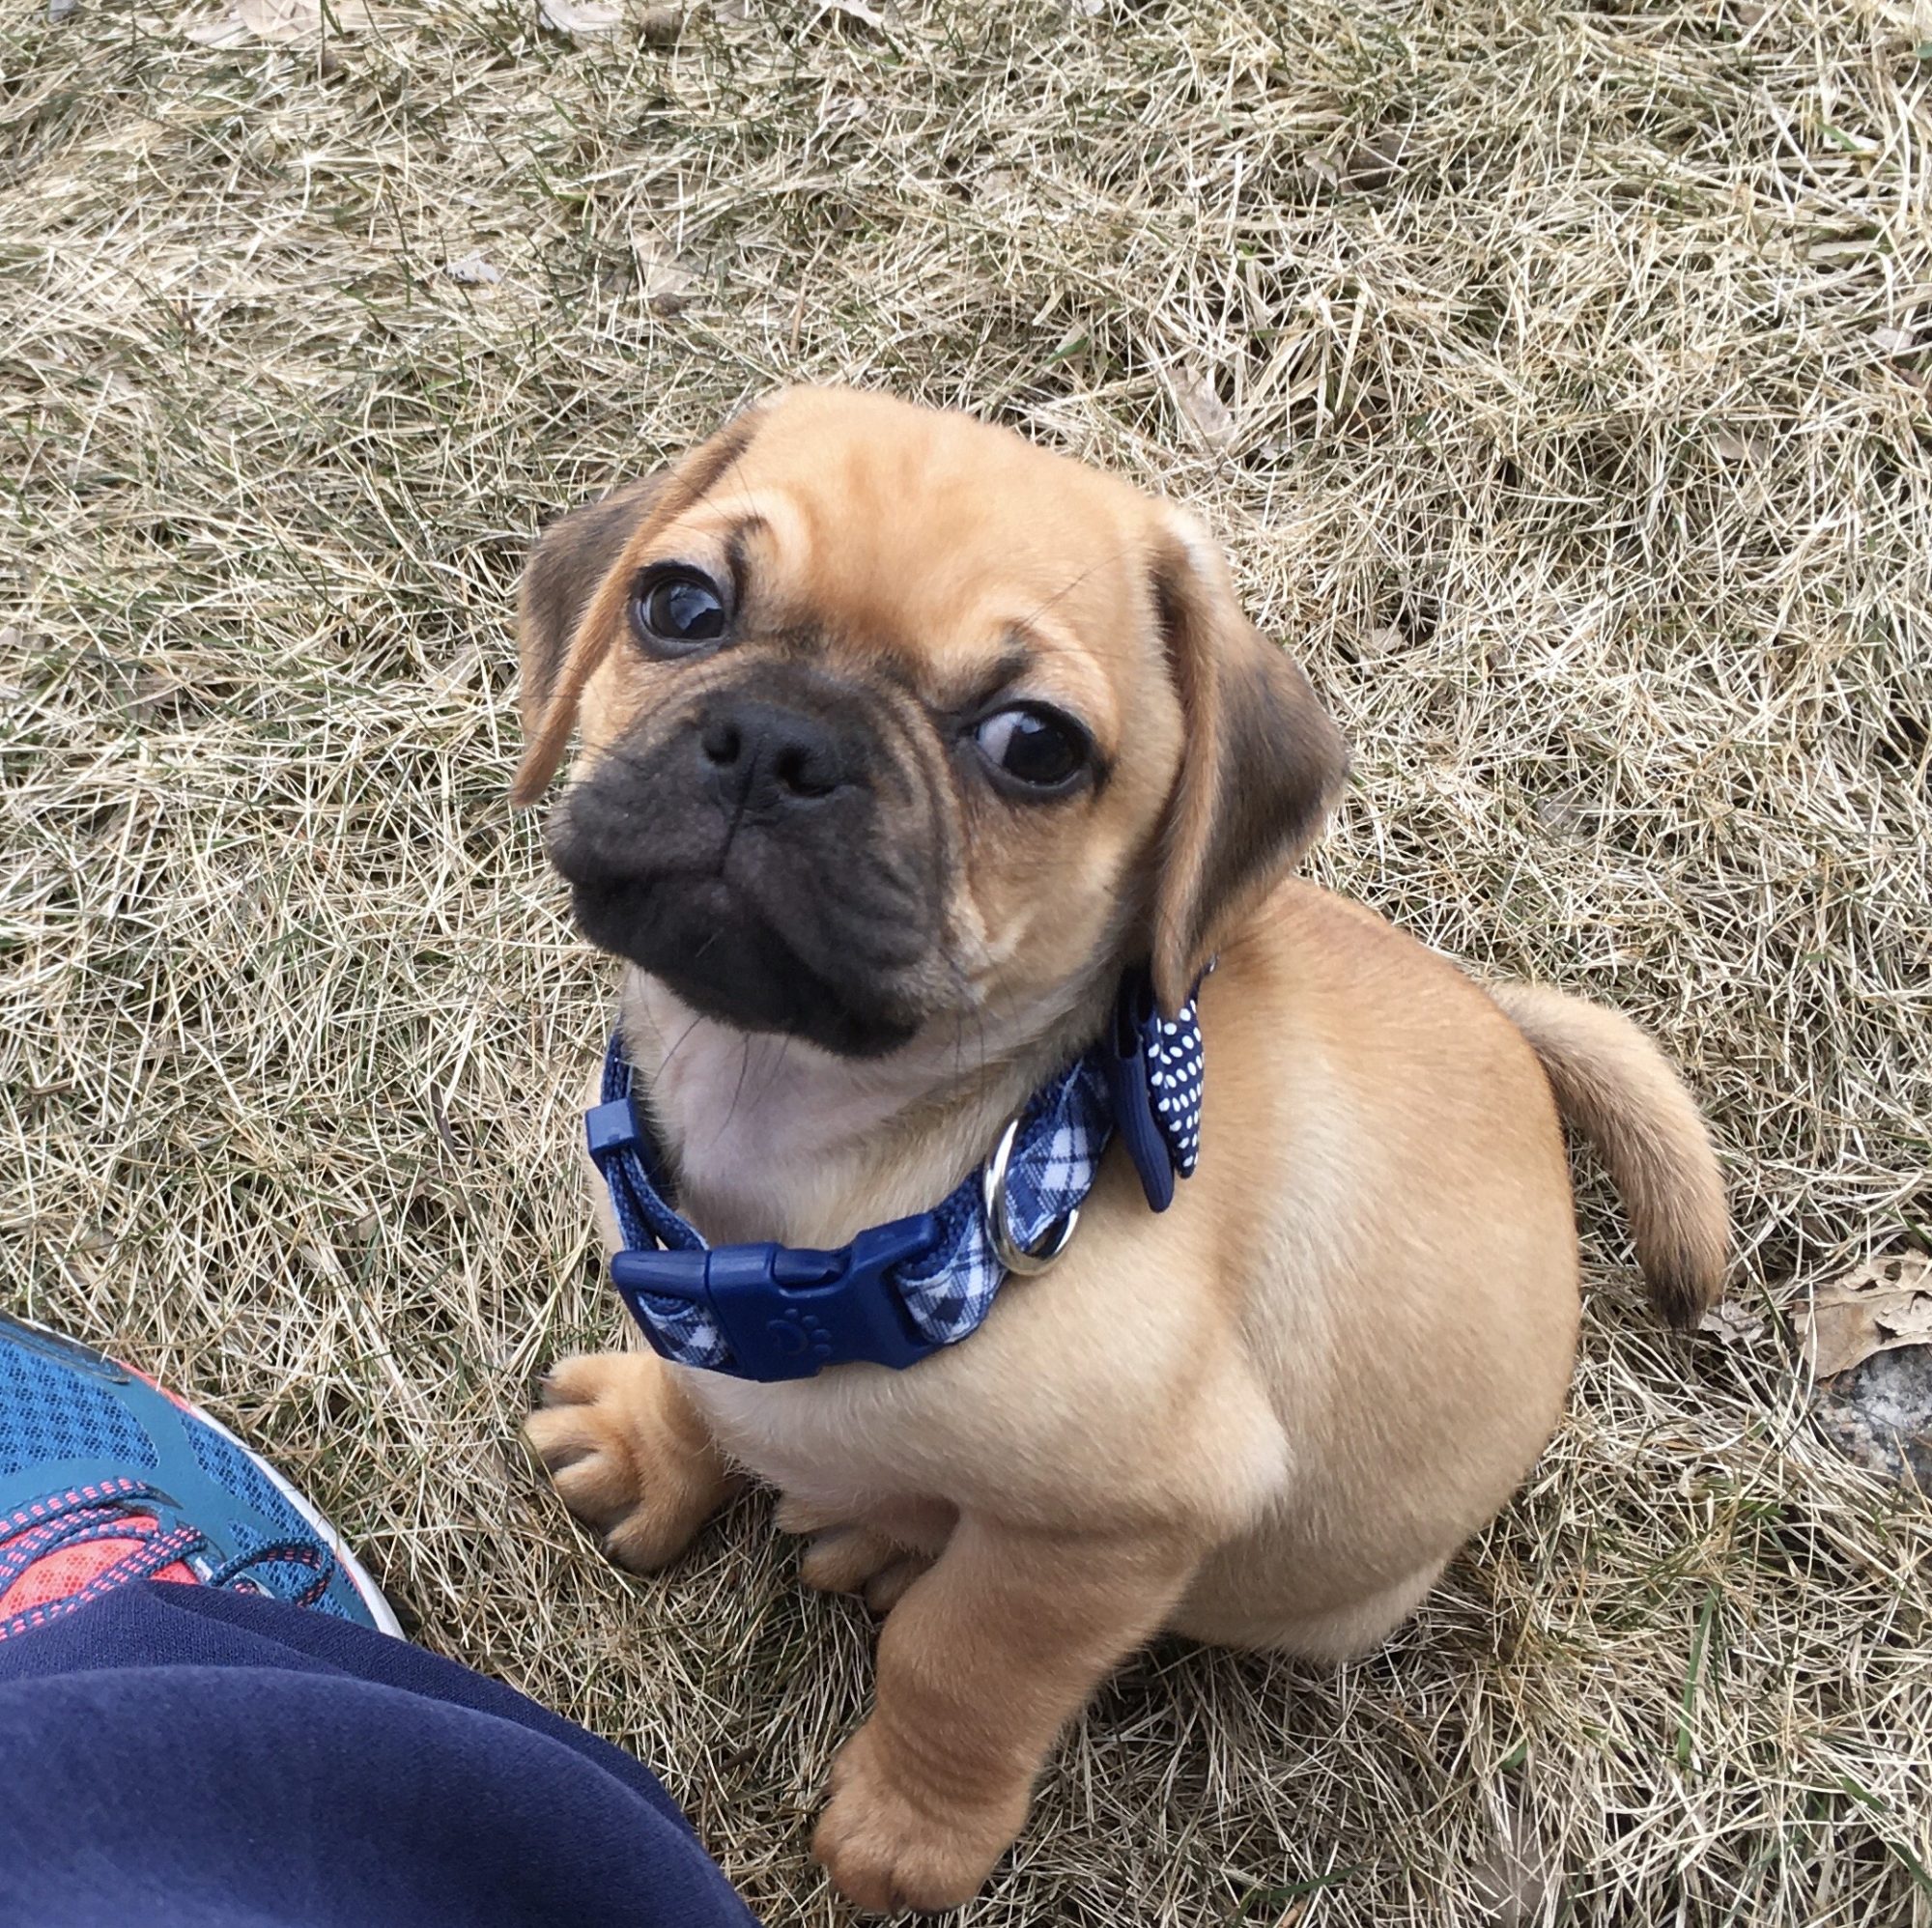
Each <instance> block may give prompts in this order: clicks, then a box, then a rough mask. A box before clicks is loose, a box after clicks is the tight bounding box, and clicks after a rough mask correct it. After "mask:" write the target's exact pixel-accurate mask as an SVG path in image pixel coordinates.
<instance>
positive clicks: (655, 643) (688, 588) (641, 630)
mask: <svg viewBox="0 0 1932 1928" xmlns="http://www.w3.org/2000/svg"><path fill="white" fill-rule="evenodd" d="M727 620H728V618H727V616H726V613H725V596H724V592H723V591H722V590H721V589H720V588H719V587H718V585H717V583H715V582H714V581H712V580H711V579H710V578H709V577H708V576H705V575H702V574H701V573H700V572H699V571H697V570H696V569H682V568H679V569H657V570H652V571H651V572H650V573H649V574H647V575H646V576H645V577H644V579H643V580H642V581H640V582H639V584H638V587H637V592H636V593H635V594H634V595H633V596H632V598H631V623H632V626H633V627H634V628H635V629H636V630H637V632H638V636H639V639H640V640H641V641H642V642H643V643H644V645H645V646H646V647H647V648H650V649H655V650H657V651H659V652H660V653H662V654H664V655H668V656H680V655H683V654H684V653H685V652H687V651H689V650H695V649H702V648H703V647H704V645H705V644H706V643H709V642H716V641H717V640H718V638H720V637H721V636H723V635H724V634H725V624H726V622H727Z"/></svg>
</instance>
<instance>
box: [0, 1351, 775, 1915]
mask: <svg viewBox="0 0 1932 1928" xmlns="http://www.w3.org/2000/svg"><path fill="white" fill-rule="evenodd" d="M394 1626H395V1622H394V1619H393V1617H392V1616H391V1615H390V1614H389V1612H388V1609H387V1607H386V1605H384V1602H383V1601H382V1597H381V1595H380V1593H378V1592H377V1590H376V1588H375V1587H374V1585H373V1583H372V1582H371V1581H370V1580H369V1579H368V1576H367V1575H366V1574H363V1573H362V1572H361V1571H360V1569H359V1568H357V1567H356V1566H355V1563H354V1562H353V1560H352V1559H351V1558H350V1557H349V1555H348V1553H347V1550H346V1549H345V1548H344V1547H343V1546H342V1545H341V1544H340V1542H339V1541H338V1540H337V1539H336V1537H335V1535H334V1534H333V1533H332V1532H331V1531H330V1529H329V1528H328V1527H327V1523H326V1522H325V1521H323V1520H322V1519H321V1518H320V1517H319V1516H318V1515H316V1514H315V1512H314V1511H313V1509H312V1508H310V1507H308V1506H307V1504H306V1502H303V1501H301V1500H300V1499H299V1498H298V1496H297V1495H296V1494H294V1492H293V1491H292V1489H289V1488H287V1487H286V1485H285V1484H283V1483H282V1482H280V1481H279V1480H278V1479H277V1478H276V1476H275V1475H274V1474H273V1473H272V1472H271V1471H270V1469H269V1468H268V1467H267V1466H266V1465H265V1464H264V1463H263V1462H262V1461H260V1460H257V1459H255V1457H254V1456H253V1455H252V1454H249V1453H248V1452H247V1451H246V1450H245V1449H243V1448H241V1447H240V1446H239V1445H238V1444H237V1443H236V1442H235V1441H234V1440H233V1439H232V1438H231V1437H230V1436H229V1435H227V1434H226V1433H224V1432H220V1431H219V1430H217V1429H215V1428H213V1426H212V1424H210V1423H209V1422H208V1421H206V1420H205V1419H204V1418H202V1417H201V1416H200V1415H198V1414H196V1413H194V1412H193V1411H192V1410H191V1409H189V1408H187V1407H185V1406H184V1405H182V1404H181V1403H178V1402H175V1401H173V1400H171V1399H169V1398H168V1397H167V1396H166V1395H164V1394H161V1393H159V1392H157V1391H156V1389H155V1388H154V1387H152V1386H151V1385H149V1384H148V1383H147V1382H146V1381H145V1380H143V1379H141V1378H140V1377H139V1376H138V1375H133V1374H130V1373H128V1372H127V1371H125V1370H124V1369H122V1368H120V1367H118V1366H116V1365H114V1364H113V1363H112V1362H111V1361H107V1360H103V1359H100V1358H99V1356H98V1355H95V1354H93V1353H89V1352H85V1351H83V1350H81V1349H80V1348H77V1347H71V1346H70V1345H69V1344H67V1342H64V1341H61V1340H58V1339H55V1338H53V1337H52V1336H51V1335H48V1334H45V1333H43V1332H41V1331H40V1330H38V1329H37V1328H34V1327H30V1326H23V1325H20V1324H19V1323H18V1322H16V1321H14V1320H11V1319H8V1318H5V1316H4V1315H0V1762H4V1763H5V1764H6V1767H5V1771H4V1772H0V1920H6V1921H14V1920H19V1921H33V1922H36V1923H40V1924H46V1928H94V1924H100V1928H107V1924H110V1923H111V1924H113V1928H122V1924H124V1923H126V1922H128V1921H132V1920H140V1921H144V1922H151V1923H156V1924H162V1928H171V1925H172V1924H176V1923H180V1924H182V1928H186V1924H189V1923H193V1924H196V1928H227V1924H237V1928H239V1924H241V1923H248V1924H251V1928H254V1925H255V1924H269V1923H274V1924H278V1928H279V1925H280V1924H290V1928H293V1925H294V1924H300V1928H309V1924H323V1923H330V1924H333V1923H341V1924H345V1928H347V1924H351V1923H354V1924H355V1928H368V1924H372V1923H384V1922H389V1921H395V1922H398V1923H401V1922H409V1923H411V1924H412V1928H413V1924H417V1923H423V1924H437V1923H443V1922H448V1923H452V1924H453V1923H457V1922H461V1923H464V1924H465V1928H471V1924H486V1925H487V1928H495V1924H499V1923H500V1924H504V1928H508V1924H512V1923H515V1924H519V1925H520V1928H522V1925H523V1924H532V1925H533V1924H539V1923H541V1924H546V1928H548V1924H552V1923H562V1922H569V1923H572V1924H585V1928H595V1924H600V1923H605V1922H609V1923H611V1924H615V1923H617V1922H620V1921H621V1922H624V1923H627V1924H631V1928H653V1924H660V1923H661V1924H664V1928H710V1924H713V1923H716V1924H720V1925H721V1928H723V1924H731V1928H746V1924H748V1923H749V1922H750V1921H751V1916H750V1915H749V1914H748V1913H747V1912H746V1910H745V1908H744V1906H743V1904H742V1903H741V1902H739V1901H738V1900H737V1898H736V1897H735V1896H734V1895H733V1894H732V1893H731V1891H730V1888H729V1887H728V1885H726V1884H725V1880H724V1877H723V1876H722V1875H721V1874H720V1873H719V1872H718V1870H717V1868H716V1867H715V1866H714V1865H713V1864H712V1862H711V1861H710V1860H709V1859H708V1857H706V1856H705V1855H704V1853H703V1850H702V1849H701V1848H699V1846H698V1845H697V1842H696V1838H695V1837H694V1836H693V1835H692V1833H691V1831H690V1829H689V1828H688V1827H687V1826H686V1825H685V1823H684V1821H683V1819H682V1817H681V1816H680V1815H679V1814H678V1812H677V1810H676V1808H675V1807H674V1806H673V1805H672V1803H671V1801H670V1800H669V1798H668V1796H667V1795H666V1794H665V1792H664V1790H663V1789H662V1788H661V1787H660V1786H659V1785H658V1783H657V1782H656V1781H655V1780H654V1779H653V1778H652V1776H651V1775H650V1774H649V1773H648V1772H646V1771H645V1770H644V1769H643V1768H641V1767H639V1765H638V1763H637V1762H636V1761H634V1760H633V1759H632V1758H631V1757H630V1756H629V1755H628V1754H625V1753H624V1752H622V1751H621V1750H620V1749H618V1748H616V1747H613V1746H611V1745H610V1744H607V1743H605V1742H603V1741H600V1740H597V1739H596V1738H594V1737H593V1736H591V1735H589V1734H587V1733H585V1732H584V1731H583V1730H582V1729H581V1728H578V1727H575V1726H573V1725H572V1724H571V1723H570V1722H568V1721H565V1720H562V1719H559V1718H558V1717H557V1716H556V1715H552V1714H549V1713H546V1712H545V1711H544V1710H543V1709H541V1708H539V1707H537V1706H536V1705H534V1703H532V1702H530V1701H528V1700H526V1699H525V1698H524V1697H523V1696H522V1695H520V1694H517V1693H513V1692H512V1691H511V1690H510V1689H509V1688H507V1687H501V1686H499V1685H497V1684H496V1683H493V1682H490V1681H486V1680H484V1679H482V1678H481V1677H480V1676H478V1675H475V1674H472V1673H470V1672H469V1671H468V1670H467V1669H466V1668H463V1667H459V1666H457V1665H455V1664H454V1663H453V1662H451V1661H447V1660H443V1659H438V1658H437V1657H435V1656H433V1655H430V1654H426V1653H423V1652H421V1651H420V1650H419V1649H416V1648H413V1647H411V1646H409V1645H407V1644H406V1643H405V1642H403V1641H402V1640H400V1639H397V1638H394V1637H392V1630H393V1629H394Z"/></svg>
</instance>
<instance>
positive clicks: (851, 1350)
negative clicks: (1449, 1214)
mask: <svg viewBox="0 0 1932 1928" xmlns="http://www.w3.org/2000/svg"><path fill="white" fill-rule="evenodd" d="M1209 968H1210V969H1211V968H1212V967H1211V966H1210V967H1209ZM1201 1078H1202V1048H1201V1029H1200V1023H1199V1020H1198V1018H1197V1015H1196V1011H1195V1004H1194V999H1193V998H1189V1000H1188V1001H1187V1003H1186V1004H1185V1005H1184V1006H1182V1007H1181V1009H1180V1012H1179V1016H1177V1017H1176V1018H1174V1019H1173V1020H1172V1021H1169V1020H1166V1019H1163V1018H1162V1017H1161V1016H1160V1015H1159V1013H1158V1011H1157V1010H1156V1009H1155V1007H1154V1003H1153V994H1152V991H1151V988H1150V986H1149V983H1148V980H1147V976H1146V973H1145V972H1139V971H1137V972H1133V973H1131V974H1129V976H1128V978H1127V979H1126V981H1125V983H1124V984H1123V985H1122V990H1121V995H1120V998H1119V1000H1118V1002H1117V1004H1116V1007H1115V1011H1114V1015H1113V1020H1112V1022H1111V1024H1110V1026H1109V1028H1108V1031H1107V1034H1106V1035H1104V1036H1103V1037H1101V1039H1100V1040H1099V1041H1098V1042H1097V1043H1096V1044H1094V1046H1093V1047H1091V1048H1090V1049H1089V1050H1088V1051H1087V1052H1086V1053H1084V1054H1083V1055H1082V1056H1081V1057H1079V1058H1077V1059H1075V1060H1074V1062H1073V1063H1071V1064H1069V1065H1067V1066H1066V1067H1065V1070H1063V1071H1061V1072H1059V1073H1058V1074H1057V1075H1056V1076H1055V1077H1053V1078H1051V1079H1049V1080H1048V1081H1047V1083H1046V1084H1044V1085H1043V1086H1041V1087H1040V1089H1039V1090H1038V1091H1037V1092H1035V1093H1034V1095H1033V1096H1032V1098H1030V1099H1029V1100H1028V1102H1027V1104H1026V1105H1025V1107H1024V1108H1023V1109H1022V1110H1021V1112H1020V1113H1019V1115H1018V1117H1017V1118H1016V1119H1015V1120H1013V1122H1012V1124H1011V1125H1009V1127H1008V1131H1007V1133H1006V1135H1005V1136H1004V1137H1003V1138H1002V1140H1001V1143H1000V1147H999V1148H998V1150H997V1151H996V1153H995V1155H994V1156H993V1157H992V1158H989V1159H988V1160H987V1162H986V1165H985V1166H984V1167H982V1168H980V1170H977V1171H975V1172H973V1173H972V1174H970V1175H969V1176H968V1177H966V1178H964V1179H963V1180H961V1182H960V1183H959V1184H958V1185H957V1186H955V1187H954V1188H953V1190H952V1192H950V1193H949V1194H948V1195H947V1196H946V1197H945V1198H944V1199H942V1200H941V1201H940V1202H939V1204H938V1205H935V1206H934V1207H933V1208H932V1209H931V1210H930V1211H923V1212H917V1213H915V1214H914V1215H913V1216H912V1217H910V1218H898V1219H893V1220H892V1221H890V1222H889V1223H888V1224H885V1225H875V1226H872V1227H870V1228H869V1229H868V1230H867V1231H865V1232H862V1233H860V1234H859V1235H858V1236H857V1237H856V1238H855V1239H853V1240H852V1242H851V1243H850V1244H849V1245H844V1246H840V1247H838V1249H837V1250H836V1251H817V1250H812V1249H810V1248H807V1247H801V1246H792V1245H778V1244H770V1243H760V1244H745V1245H712V1246H707V1245H706V1244H705V1242H704V1240H703V1238H702V1237H701V1236H700V1235H699V1233H698V1232H697V1230H696V1227H694V1226H693V1225H692V1224H691V1223H690V1222H689V1221H688V1220H686V1219H685V1218H684V1217H683V1216H682V1215H681V1214H680V1213H679V1212H678V1210H677V1208H676V1206H675V1205H672V1204H671V1202H670V1186H669V1184H668V1180H667V1177H666V1174H665V1169H664V1160H663V1154H662V1151H661V1149H660V1148H659V1146H658V1144H657V1141H656V1139H655V1138H654V1137H653V1135H652V1133H651V1129H650V1124H649V1120H648V1118H647V1116H646V1114H645V1111H644V1108H643V1104H642V1101H641V1095H640V1093H639V1092H638V1090H637V1088H636V1083H635V1079H634V1076H633V1073H632V1069H631V1063H630V1060H629V1058H628V1057H627V1056H626V1055H625V1051H624V1042H623V1036H622V1034H621V1033H616V1034H613V1035H612V1036H611V1046H610V1049H609V1051H608V1052H607V1053H606V1055H605V1060H604V1085H603V1102H602V1103H601V1104H598V1105H595V1106H593V1107H592V1108H591V1110H590V1111H589V1113H588V1114H587V1115H586V1117H585V1119H584V1125H585V1131H586V1135H587V1137H588V1139H589V1148H590V1156H591V1159H592V1161H593V1162H594V1163H595V1165H596V1167H597V1169H598V1171H599V1173H600V1174H601V1175H602V1176H603V1178H604V1182H605V1185H606V1187H607V1188H608V1190H609V1192H610V1195H611V1209H612V1211H613V1212H614V1214H615V1216H616V1220H617V1229H618V1232H619V1233H620V1234H621V1236H622V1238H623V1241H624V1249H623V1250H622V1251H620V1252H618V1253H616V1254H615V1255H614V1256H613V1257H612V1258H611V1282H612V1283H613V1284H614V1285H615V1286H616V1288H617V1290H618V1292H619V1294H620V1295H621V1296H622V1298H623V1300H624V1303H625V1304H626V1305H627V1306H629V1308H630V1310H631V1313H632V1316H633V1317H634V1318H636V1319H637V1321H638V1324H639V1327H640V1328H641V1329H642V1331H643V1334H644V1337H645V1338H646V1339H647V1340H648V1341H649V1342H650V1344H651V1346H652V1347H653V1348H654V1349H655V1350H656V1351H658V1352H659V1353H660V1354H662V1355H663V1356H664V1357H665V1358H667V1359H669V1360H672V1361H673V1362H675V1363H676V1364H678V1365H682V1366H696V1367H701V1368H704V1369H706V1370H708V1371H711V1372H720V1373H729V1374H732V1375H735V1376H737V1377H739V1378H746V1379H761V1380H771V1379H799V1378H810V1376H811V1375H813V1374H815V1373H817V1372H818V1371H819V1370H820V1369H821V1368H822V1367H825V1366H836V1365H845V1364H849V1363H852V1362H854V1361H860V1360H865V1361H869V1362H871V1363H872V1364H874V1365H880V1366H891V1367H895V1368H903V1367H906V1366H911V1365H914V1364H916V1363H917V1362H918V1361H919V1360H921V1359H923V1358H925V1357H926V1356H927V1355H928V1354H929V1353H932V1352H934V1351H937V1350H938V1348H939V1347H942V1346H951V1345H954V1344H956V1343H957V1342H958V1341H959V1340H961V1339H964V1338H965V1337H966V1336H967V1335H968V1334H969V1333H971V1332H973V1331H974V1330H976V1329H977V1328H978V1326H979V1325H980V1322H981V1321H982V1320H983V1319H984V1318H985V1317H986V1314H987V1313H988V1311H990V1310H991V1307H992V1303H993V1297H994V1294H995V1293H996V1292H997V1291H998V1290H999V1289H1000V1286H1001V1285H1002V1283H1003V1282H1004V1281H1005V1279H1006V1277H1007V1275H1008V1273H1009V1271H1027V1270H1033V1271H1038V1270H1044V1269H1045V1266H1046V1264H1048V1263H1050V1262H1051V1261H1052V1260H1053V1259H1054V1258H1056V1257H1058V1256H1059V1253H1060V1252H1061V1251H1062V1250H1063V1249H1064V1248H1065V1244H1066V1241H1067V1240H1068V1239H1069V1238H1070V1237H1071V1236H1072V1233H1073V1226H1074V1223H1075V1221H1076V1220H1077V1218H1078V1216H1079V1208H1080V1204H1081V1201H1082V1200H1083V1199H1085V1198H1086V1196H1087V1194H1088V1192H1089V1191H1090V1190H1092V1188H1093V1185H1094V1177H1095V1176H1096V1175H1097V1173H1098V1170H1099V1165H1100V1158H1101V1154H1102V1153H1103V1152H1104V1151H1105V1150H1106V1148H1107V1145H1108V1143H1109V1141H1110V1140H1111V1139H1112V1137H1113V1136H1114V1133H1115V1131H1116V1130H1118V1131H1119V1132H1120V1134H1121V1137H1122V1143H1123V1145H1124V1147H1125V1148H1126V1150H1127V1153H1128V1155H1129V1157H1130V1158H1131V1159H1132V1161H1133V1164H1134V1168H1135V1170H1136V1171H1137V1172H1138V1173H1139V1175H1140V1179H1141V1185H1142V1189H1143V1190H1144V1191H1145V1193H1146V1194H1147V1201H1148V1204H1149V1205H1151V1207H1152V1208H1153V1209H1154V1210H1155V1211H1165V1210H1166V1209H1167V1207H1168V1205H1170V1204H1171V1203H1172V1202H1173V1198H1174V1181H1175V1178H1176V1176H1177V1175H1179V1177H1187V1176H1188V1175H1189V1174H1190V1173H1191V1172H1192V1171H1193V1170H1194V1164H1195V1159H1196V1157H1197V1155H1198V1152H1199V1147H1200V1118H1201Z"/></svg>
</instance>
